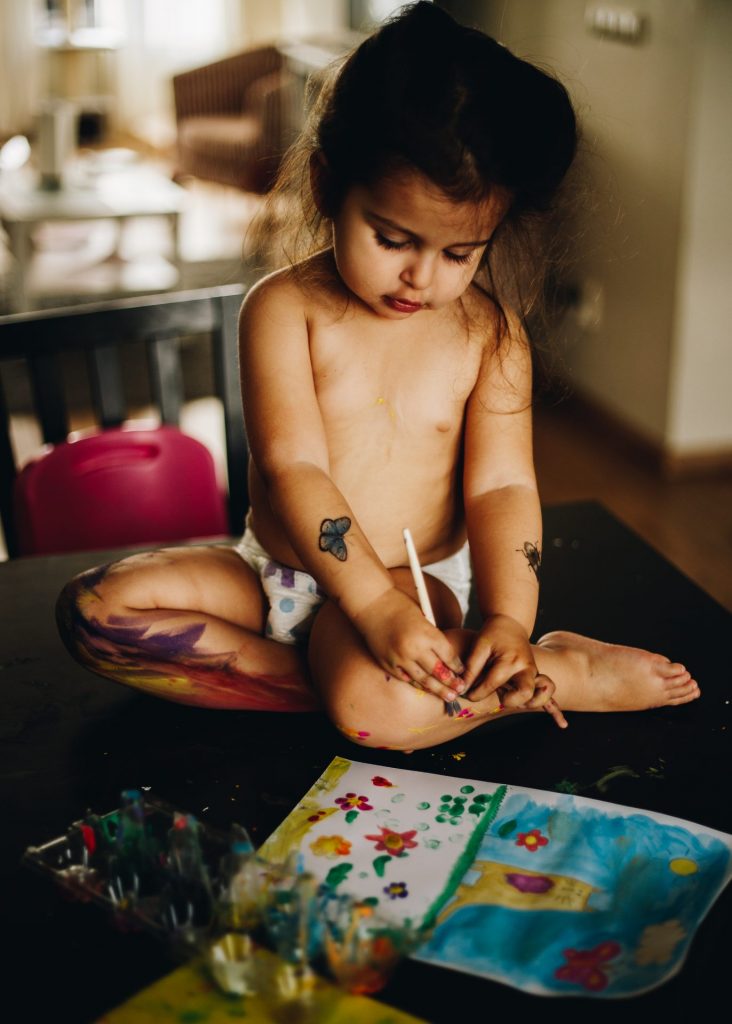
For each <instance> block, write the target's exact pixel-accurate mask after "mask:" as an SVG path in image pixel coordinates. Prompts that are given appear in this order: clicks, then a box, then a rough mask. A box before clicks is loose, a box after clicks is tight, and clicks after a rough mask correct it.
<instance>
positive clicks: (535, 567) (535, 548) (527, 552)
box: [516, 540, 541, 580]
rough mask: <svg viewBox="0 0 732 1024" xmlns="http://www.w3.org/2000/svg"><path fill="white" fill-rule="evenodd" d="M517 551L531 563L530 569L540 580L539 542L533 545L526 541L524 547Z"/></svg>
mask: <svg viewBox="0 0 732 1024" xmlns="http://www.w3.org/2000/svg"><path fill="white" fill-rule="evenodd" d="M516 550H517V551H518V552H519V553H520V554H522V555H523V556H524V557H525V559H526V561H527V562H528V563H529V569H531V571H532V572H533V574H534V576H536V578H537V580H538V579H539V569H541V551H540V550H539V542H538V541H537V542H536V544H532V543H531V541H530V540H525V541H524V545H523V547H521V548H516Z"/></svg>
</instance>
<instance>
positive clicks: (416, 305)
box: [384, 295, 423, 313]
mask: <svg viewBox="0 0 732 1024" xmlns="http://www.w3.org/2000/svg"><path fill="white" fill-rule="evenodd" d="M384 302H386V304H387V306H390V307H391V308H392V309H394V310H396V312H397V313H416V312H418V311H419V310H420V309H422V308H423V305H422V303H421V302H410V301H409V300H408V299H399V298H397V297H396V296H395V295H385V296H384Z"/></svg>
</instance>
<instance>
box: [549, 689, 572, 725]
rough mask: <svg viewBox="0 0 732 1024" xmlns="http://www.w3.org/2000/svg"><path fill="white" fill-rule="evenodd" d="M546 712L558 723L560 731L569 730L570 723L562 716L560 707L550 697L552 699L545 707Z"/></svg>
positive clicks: (551, 698)
mask: <svg viewBox="0 0 732 1024" xmlns="http://www.w3.org/2000/svg"><path fill="white" fill-rule="evenodd" d="M544 710H545V711H546V712H547V713H548V714H550V715H551V716H552V718H553V719H554V721H555V722H556V723H557V725H558V726H559V728H560V729H566V728H567V726H568V725H569V722H568V721H567V719H566V718H565V717H564V715H563V714H562V710H561V708H560V707H559V705H558V704H557V702H556V701H555V700H554V698H553V697H550V699H549V700H548V701H547V702H546V704H545V705H544Z"/></svg>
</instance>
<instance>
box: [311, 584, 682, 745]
mask: <svg viewBox="0 0 732 1024" xmlns="http://www.w3.org/2000/svg"><path fill="white" fill-rule="evenodd" d="M394 575H395V578H396V579H397V582H398V585H399V586H403V587H404V589H405V590H407V591H410V590H411V588H410V586H409V583H408V582H407V581H403V580H402V579H400V578H399V577H398V575H397V573H396V572H395V573H394ZM441 586H442V585H441V584H439V583H437V582H435V581H432V582H431V584H430V590H431V593H430V596H431V598H432V599H433V605H434V607H435V610H436V617H437V621H438V624H440V625H441V626H442V628H445V627H446V623H445V621H444V619H443V618H441V616H440V612H439V611H438V609H439V607H440V601H439V597H436V596H435V588H440V587H441ZM445 633H446V635H447V636H448V637H449V638H450V639H451V640H452V641H453V643H454V644H455V648H456V650H457V652H458V654H460V656H461V657H462V658H463V659H464V658H465V657H466V656H467V651H468V650H469V648H470V642H471V639H472V636H473V635H474V634H472V633H471V632H470V631H469V630H464V629H452V628H445ZM533 650H534V655H535V658H536V663H537V667H538V669H539V671H540V672H541V673H543V674H545V675H547V676H549V678H550V679H552V681H553V682H554V684H555V686H556V692H555V695H554V696H555V699H556V702H557V704H558V705H559V707H560V708H561V709H562V710H563V711H639V710H643V709H647V708H651V707H661V706H664V705H669V704H671V705H672V704H684V703H686V702H687V701H690V700H694V699H695V698H696V697H698V696H699V688H698V686H697V685H696V683H695V682H694V681H693V680H692V679H691V677H690V675H689V673H688V672H687V671H686V669H685V668H684V667H683V665H678V664H672V663H671V662H669V660H668V659H667V658H664V657H662V656H661V655H657V654H650V653H649V652H647V651H641V650H638V649H635V648H630V647H616V646H614V645H611V644H601V643H599V642H598V641H596V640H590V639H588V638H586V637H581V636H577V635H576V634H573V633H551V634H548V635H547V636H546V637H543V638H542V639H541V640H540V641H539V643H538V644H536V645H535V646H534V648H533ZM309 654H310V664H311V669H312V675H313V681H314V683H315V686H316V688H317V689H318V691H319V692H320V695H321V697H322V699H323V703H324V704H325V707H326V709H327V711H328V713H329V714H330V716H331V718H332V719H333V721H334V723H335V724H336V726H338V728H340V729H341V730H342V731H343V732H344V733H346V735H348V736H349V737H351V738H352V739H355V740H356V741H357V742H360V743H363V744H364V745H365V746H369V747H387V748H390V749H397V750H412V749H417V748H421V747H431V746H435V745H437V744H439V743H444V742H446V741H448V740H453V739H457V738H458V737H459V736H461V735H462V734H464V733H465V732H468V731H470V730H471V729H474V728H475V727H476V726H478V725H482V724H483V723H484V722H489V721H496V720H498V719H499V718H504V717H506V716H507V715H512V714H527V713H528V712H525V711H523V710H515V709H510V710H509V709H506V710H501V709H500V700H499V698H498V696H496V695H495V694H491V695H490V696H489V697H487V698H485V699H484V700H482V701H475V702H472V701H469V700H465V699H464V698H461V699H460V701H459V703H460V707H461V711H460V713H459V714H457V715H456V716H454V717H451V716H449V715H448V714H447V712H446V710H445V704H444V702H443V701H441V700H440V699H439V698H438V697H435V696H434V695H432V694H429V693H425V692H423V691H422V690H418V689H415V688H414V687H412V686H410V685H409V684H408V683H404V682H402V681H401V680H398V679H396V678H395V677H393V676H390V675H389V674H387V673H385V672H384V671H383V670H382V669H380V668H379V667H378V666H376V665H374V662H373V660H372V659H371V657H370V655H369V654H368V652H367V651H366V650H365V648H364V646H363V644H362V642H361V639H360V637H359V636H358V634H357V633H356V632H355V630H354V629H353V627H352V626H351V625H350V623H349V622H348V620H347V619H346V618H345V616H344V615H343V614H342V613H341V612H340V611H339V609H338V608H336V607H335V606H334V605H332V604H331V603H330V602H329V603H327V604H326V605H325V606H324V607H323V609H322V611H321V612H320V613H319V615H318V618H317V619H316V622H315V625H314V627H313V633H312V636H311V642H310V651H309ZM542 713H543V712H542ZM546 719H547V727H552V728H554V727H555V726H553V724H552V720H551V719H550V717H549V716H548V715H547V716H546Z"/></svg>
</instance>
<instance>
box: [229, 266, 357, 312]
mask: <svg viewBox="0 0 732 1024" xmlns="http://www.w3.org/2000/svg"><path fill="white" fill-rule="evenodd" d="M342 291H343V290H342V287H340V288H339V279H338V276H337V274H336V273H335V266H334V264H333V261H332V254H331V253H330V251H326V252H322V253H316V255H315V256H312V257H310V258H309V259H307V260H304V261H303V262H302V263H300V264H296V265H295V266H292V267H285V268H283V269H282V270H275V271H274V272H273V273H271V274H267V276H266V277H263V278H262V279H261V280H259V281H258V282H257V283H256V284H255V285H254V286H253V287H252V288H250V290H249V291H248V292H247V295H246V298H245V299H244V303H243V305H242V309H241V322H242V324H243V325H246V324H248V323H251V322H252V321H257V322H261V320H262V319H267V320H271V321H274V322H275V323H278V324H279V323H289V324H291V323H292V322H293V320H301V321H303V320H304V321H306V322H307V321H309V320H311V319H312V318H313V316H316V315H318V314H319V313H323V312H324V311H326V310H327V309H328V308H329V307H330V306H332V305H333V303H334V300H335V299H337V297H338V295H339V294H341V295H342Z"/></svg>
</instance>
